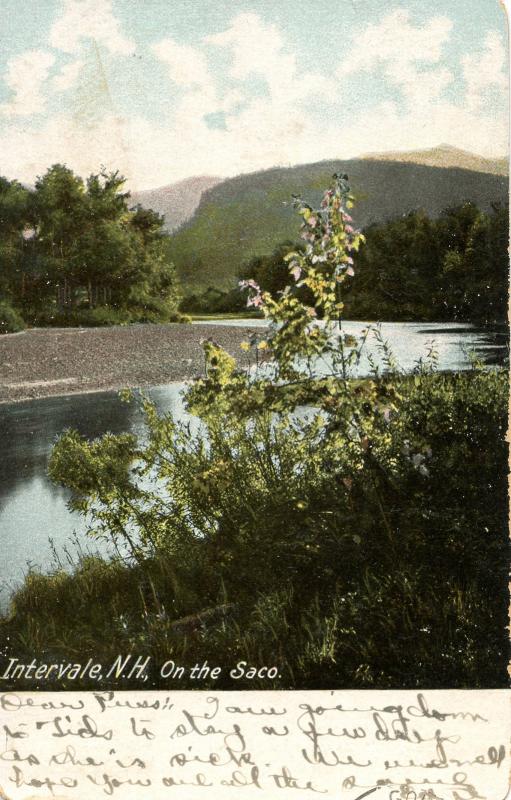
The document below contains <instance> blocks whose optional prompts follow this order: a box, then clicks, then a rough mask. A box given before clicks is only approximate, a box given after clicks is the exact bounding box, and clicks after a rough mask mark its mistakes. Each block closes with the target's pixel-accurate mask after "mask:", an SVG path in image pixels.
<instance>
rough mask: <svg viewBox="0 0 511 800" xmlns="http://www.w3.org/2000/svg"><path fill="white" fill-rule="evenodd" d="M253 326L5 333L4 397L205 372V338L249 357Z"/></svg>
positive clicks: (0, 342)
mask: <svg viewBox="0 0 511 800" xmlns="http://www.w3.org/2000/svg"><path fill="white" fill-rule="evenodd" d="M251 330H253V329H252V328H251V327H250V326H249V325H247V327H229V326H227V325H208V324H207V323H201V324H195V325H187V324H178V323H173V324H169V325H130V326H114V327H111V328H34V329H32V330H28V331H24V332H23V333H19V334H7V335H4V336H1V337H0V403H8V402H15V401H18V400H29V399H33V398H39V397H48V396H50V395H64V394H75V393H80V392H94V391H104V390H107V389H122V388H124V387H130V388H134V387H142V386H153V385H158V384H163V383H169V382H170V381H179V380H185V379H187V378H192V377H194V376H196V375H198V374H201V373H202V372H203V368H204V360H203V354H202V348H201V345H200V342H201V339H205V338H208V337H211V338H212V339H214V341H215V342H218V344H219V345H221V346H222V347H224V348H225V349H226V350H227V351H228V352H229V353H231V355H233V356H235V357H236V358H238V360H239V361H240V362H241V363H243V361H244V360H245V359H246V355H245V353H244V352H243V351H242V350H240V343H241V342H242V341H243V340H245V339H246V338H247V335H248V334H249V333H250V331H251Z"/></svg>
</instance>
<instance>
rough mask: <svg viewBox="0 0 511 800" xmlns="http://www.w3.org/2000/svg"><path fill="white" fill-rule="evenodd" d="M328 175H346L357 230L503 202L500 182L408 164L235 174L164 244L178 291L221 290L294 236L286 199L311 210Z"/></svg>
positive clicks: (338, 164)
mask: <svg viewBox="0 0 511 800" xmlns="http://www.w3.org/2000/svg"><path fill="white" fill-rule="evenodd" d="M333 173H347V174H348V175H349V177H350V181H351V184H352V186H353V191H354V194H355V197H356V199H357V221H358V223H359V226H360V227H362V228H365V227H367V226H368V225H372V224H375V223H381V222H384V221H388V220H392V219H396V218H399V217H401V216H403V215H406V214H408V213H409V212H410V211H412V210H415V209H423V210H424V211H425V212H426V213H427V214H428V215H429V216H430V217H432V218H435V217H438V216H439V215H440V214H441V213H442V211H444V209H446V208H449V207H452V206H458V205H460V204H463V203H464V202H466V201H472V202H473V203H474V204H475V205H477V206H478V207H479V208H480V209H481V210H482V211H490V210H491V204H492V203H494V202H496V201H499V200H500V201H506V200H507V192H508V178H507V177H506V176H500V175H491V174H484V173H480V172H475V171H470V170H465V169H450V168H441V167H431V166H423V165H419V164H413V163H396V162H391V161H373V160H364V159H353V160H351V161H323V162H320V163H316V164H306V165H302V166H297V167H291V168H287V169H285V168H278V169H270V170H266V171H263V172H255V173H252V174H250V175H240V176H239V177H236V178H232V179H230V180H226V181H223V182H222V183H220V184H218V185H217V186H215V187H213V188H212V189H210V190H209V191H207V192H205V193H204V194H203V196H202V199H201V202H200V205H199V207H198V209H197V211H196V213H195V215H194V216H193V218H192V219H191V220H190V221H189V222H188V223H187V224H185V225H184V226H183V227H182V228H181V229H180V230H179V231H177V233H176V234H175V235H174V236H173V237H172V238H171V239H169V241H168V253H169V257H170V258H171V260H172V261H173V262H174V263H175V265H176V268H177V271H178V274H179V276H180V278H181V281H182V284H183V287H184V293H185V294H187V293H191V292H192V291H193V292H195V291H200V290H203V289H206V288H207V287H210V286H212V287H215V288H217V289H222V290H224V289H229V288H231V287H232V286H234V285H235V282H236V277H237V275H238V273H239V271H240V269H241V268H242V266H243V265H244V264H246V263H247V261H249V260H250V258H252V257H253V256H259V255H264V254H268V253H271V252H272V250H273V249H274V248H275V247H276V246H277V245H278V244H279V243H280V242H283V241H285V240H289V239H293V238H295V230H294V224H293V204H292V195H293V194H298V193H299V192H301V193H302V194H303V196H304V197H306V198H307V200H308V202H310V203H311V205H313V206H314V205H316V204H317V203H318V202H319V199H320V194H321V187H322V186H324V185H325V184H327V183H328V182H329V180H330V178H331V175H332V174H333Z"/></svg>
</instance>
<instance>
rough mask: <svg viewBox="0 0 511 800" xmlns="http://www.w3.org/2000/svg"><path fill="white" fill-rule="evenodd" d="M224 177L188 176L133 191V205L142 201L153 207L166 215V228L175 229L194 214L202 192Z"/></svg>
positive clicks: (147, 206) (145, 204) (144, 204)
mask: <svg viewBox="0 0 511 800" xmlns="http://www.w3.org/2000/svg"><path fill="white" fill-rule="evenodd" d="M221 180H222V178H215V177H213V176H211V175H200V176H198V177H193V178H186V179H185V180H183V181H179V182H178V183H171V184H170V185H169V186H161V187H160V188H159V189H147V190H145V191H142V192H132V195H131V200H132V202H133V205H136V204H137V203H140V205H141V206H144V207H145V208H152V209H153V211H157V212H158V214H162V216H164V217H165V229H166V230H167V231H169V232H170V231H174V230H176V229H177V228H179V227H180V226H181V225H182V224H183V223H184V222H186V221H187V220H189V219H190V217H191V216H193V213H194V211H195V209H196V208H197V206H198V205H199V202H200V199H201V197H202V193H203V192H205V191H206V190H207V189H211V187H213V186H216V184H217V183H220V181H221Z"/></svg>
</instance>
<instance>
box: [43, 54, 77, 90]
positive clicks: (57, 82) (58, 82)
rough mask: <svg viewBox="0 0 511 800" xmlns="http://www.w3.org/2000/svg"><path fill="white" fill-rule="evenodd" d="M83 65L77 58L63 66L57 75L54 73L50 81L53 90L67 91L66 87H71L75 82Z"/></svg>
mask: <svg viewBox="0 0 511 800" xmlns="http://www.w3.org/2000/svg"><path fill="white" fill-rule="evenodd" d="M84 67H85V65H84V62H83V61H82V60H81V59H77V60H76V61H72V62H71V63H70V64H66V65H65V66H63V67H62V69H61V70H60V72H59V73H58V75H55V77H54V78H53V80H52V82H51V88H52V89H53V91H55V92H67V91H68V89H71V88H72V87H73V86H74V85H75V84H76V82H77V80H78V78H79V76H80V74H81V73H82V72H83V70H84Z"/></svg>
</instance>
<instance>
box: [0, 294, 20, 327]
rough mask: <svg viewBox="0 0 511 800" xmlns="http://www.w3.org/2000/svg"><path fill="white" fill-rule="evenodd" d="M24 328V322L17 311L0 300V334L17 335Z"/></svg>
mask: <svg viewBox="0 0 511 800" xmlns="http://www.w3.org/2000/svg"><path fill="white" fill-rule="evenodd" d="M24 328H25V321H24V319H23V317H22V316H21V314H20V313H19V311H17V310H16V309H15V308H13V307H12V306H11V304H10V303H9V302H7V300H0V334H1V333H18V331H22V330H24Z"/></svg>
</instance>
